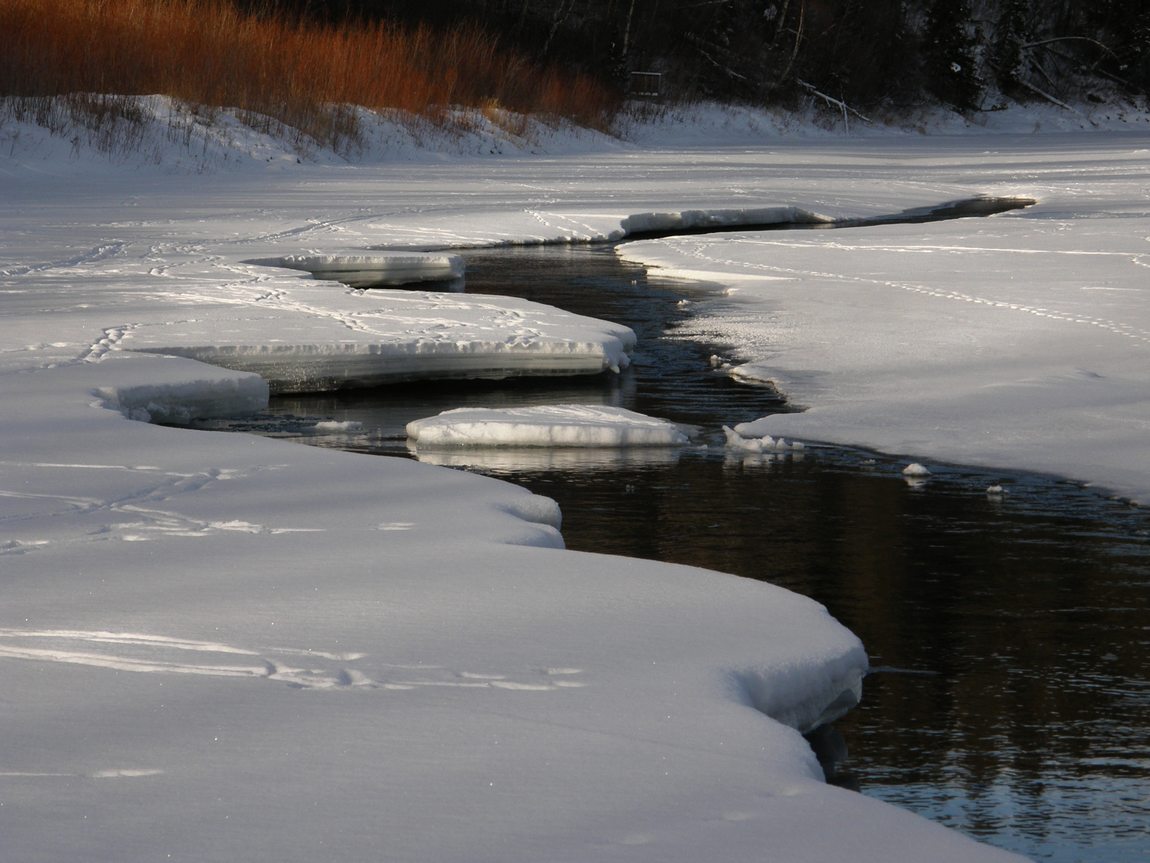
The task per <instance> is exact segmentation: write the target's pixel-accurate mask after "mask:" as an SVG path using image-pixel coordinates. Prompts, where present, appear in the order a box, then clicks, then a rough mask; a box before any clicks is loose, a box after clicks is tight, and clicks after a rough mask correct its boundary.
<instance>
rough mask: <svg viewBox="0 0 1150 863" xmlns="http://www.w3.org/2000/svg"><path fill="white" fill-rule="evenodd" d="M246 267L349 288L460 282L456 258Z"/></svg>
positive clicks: (311, 259)
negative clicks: (297, 273)
mask: <svg viewBox="0 0 1150 863" xmlns="http://www.w3.org/2000/svg"><path fill="white" fill-rule="evenodd" d="M250 263H253V264H265V265H267V266H271V267H288V268H290V269H293V270H304V271H305V272H309V273H311V274H312V275H313V276H315V277H316V278H317V279H334V280H335V281H337V282H343V283H344V284H345V285H350V286H351V287H353V288H367V287H374V286H377V285H403V284H413V283H416V282H435V281H451V280H453V279H461V278H463V258H461V257H459V255H432V254H418V253H415V252H406V253H405V252H396V253H392V254H385V255H287V256H286V257H283V258H272V259H271V260H266V261H251V262H250Z"/></svg>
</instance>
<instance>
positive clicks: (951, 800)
mask: <svg viewBox="0 0 1150 863" xmlns="http://www.w3.org/2000/svg"><path fill="white" fill-rule="evenodd" d="M468 290H470V291H474V292H477V293H503V294H512V295H516V296H524V297H527V298H529V299H533V300H538V301H541V302H546V303H550V304H552V305H557V306H560V307H562V308H566V309H570V310H572V311H576V312H581V313H584V314H591V315H594V316H597V317H604V318H608V319H611V320H615V321H620V322H622V323H626V324H628V325H630V326H632V327H633V328H634V329H635V330H636V331H637V332H638V334H639V337H640V347H639V351H638V353H637V354H636V357H635V363H634V365H633V367H632V368H631V369H630V370H628V371H627V372H626V373H625V374H624V375H622V376H609V377H603V378H597V379H591V380H582V381H555V380H551V381H544V382H542V383H539V382H526V381H516V382H511V383H507V384H491V383H470V384H469V383H454V384H451V385H442V386H439V385H418V386H405V387H397V388H391V389H386V390H378V391H374V392H361V393H350V394H345V395H340V396H338V397H337V396H333V395H330V394H327V395H317V396H314V397H307V398H301V397H281V398H279V399H277V401H276V403H275V405H274V406H273V409H272V412H271V413H270V414H269V415H268V416H267V417H263V418H261V419H259V420H258V421H256V422H254V423H253V424H252V425H251V428H253V429H254V430H257V431H262V432H264V433H269V434H274V435H276V436H281V437H298V438H300V439H302V440H306V441H307V442H310V443H316V444H320V445H328V446H339V447H341V448H346V449H354V450H359V451H366V452H377V453H382V454H392V455H398V454H404V455H406V454H407V453H406V448H405V446H404V443H403V426H404V424H405V423H406V422H407V421H408V420H410V419H415V418H418V417H425V416H432V415H434V414H435V413H437V412H439V411H441V410H445V409H448V408H454V407H462V406H467V405H482V406H488V407H498V406H511V405H518V404H542V403H553V402H572V401H578V402H588V403H596V404H603V403H606V404H615V405H620V406H623V407H627V408H631V409H633V410H638V411H641V412H643V413H648V414H652V415H655V416H662V417H667V418H669V419H672V420H675V421H677V422H681V423H687V424H691V425H694V426H696V427H698V434H697V439H698V440H699V441H700V442H701V443H702V444H706V446H705V447H696V448H691V449H688V450H684V451H681V452H662V451H660V452H654V453H644V452H630V453H628V452H625V451H619V452H605V453H579V452H575V451H561V452H552V453H548V452H540V451H522V450H521V451H513V450H508V451H502V450H501V451H497V452H492V451H488V452H482V451H473V452H463V453H456V454H442V455H438V456H431V457H429V458H428V460H431V461H437V462H439V463H443V464H449V465H453V466H456V467H460V468H463V469H467V470H473V471H478V472H482V473H487V474H491V475H494V476H499V477H501V478H505V479H510V480H512V481H514V482H517V483H520V484H522V485H524V486H526V487H528V488H530V489H531V490H533V491H536V492H539V493H540V494H545V495H548V496H550V497H552V498H554V499H556V500H557V501H558V502H559V503H560V505H561V506H562V508H563V513H564V527H563V534H564V537H565V539H566V542H567V545H568V546H569V547H570V548H575V549H586V550H591V551H598V552H608V553H614V554H625V555H630V556H636V557H648V558H655V559H658V560H665V561H674V562H679V563H689V564H695V565H698V566H703V567H707V568H711V569H717V570H724V571H727V572H733V573H738V574H740V575H744V576H747V577H749V578H756V579H762V580H765V581H770V582H773V583H776V584H780V585H783V586H785V587H788V588H790V589H792V590H795V591H798V592H800V593H803V594H806V595H808V596H811V597H814V598H815V599H817V600H818V601H820V602H822V603H824V604H825V605H826V606H827V607H828V608H829V609H830V611H831V612H832V613H833V614H834V615H835V617H836V618H838V619H839V620H841V621H842V622H843V623H844V624H846V625H847V626H848V627H850V628H851V629H852V630H853V631H854V632H856V633H858V635H859V636H860V637H861V638H862V639H863V641H864V643H865V644H866V645H867V648H868V652H869V654H870V656H871V661H872V664H873V665H874V666H875V668H876V671H875V673H873V674H872V675H871V676H870V677H869V678H868V679H867V682H866V687H865V692H864V701H863V704H862V705H861V706H860V707H859V708H858V709H856V710H855V711H854V712H853V713H852V714H851V715H850V716H848V717H847V718H846V719H845V720H844V721H841V722H840V723H838V725H837V727H836V728H835V729H834V731H833V732H832V733H831V734H829V735H825V738H826V739H824V740H821V741H820V743H821V744H825V745H826V746H827V747H828V748H830V749H832V750H835V749H837V750H838V753H839V755H840V756H841V755H842V751H841V749H842V746H843V745H844V744H845V747H846V749H847V750H848V753H849V754H848V755H847V757H846V758H845V759H840V760H839V761H838V762H837V763H835V764H834V765H833V766H832V765H828V770H829V771H830V772H831V773H832V779H833V781H836V782H839V783H841V784H846V785H851V786H853V787H857V788H858V789H859V790H860V791H861V792H862V793H864V794H868V795H872V796H875V797H879V798H882V799H884V800H888V801H891V802H894V803H897V804H900V805H902V806H905V807H906V808H909V809H912V810H914V811H916V812H920V813H922V814H923V815H926V816H928V817H930V818H933V819H936V820H938V821H941V822H943V823H944V824H947V825H949V826H951V827H954V828H956V829H958V830H961V831H964V832H966V833H968V834H971V835H973V836H976V837H978V838H980V839H983V840H984V841H987V842H989V843H991V844H994V845H998V846H1000V847H1003V848H1008V849H1011V850H1015V851H1019V852H1022V853H1024V854H1027V855H1029V856H1031V857H1034V858H1036V859H1041V860H1051V861H1059V863H1069V861H1090V863H1134V861H1147V860H1150V601H1148V600H1150V512H1148V511H1147V510H1146V509H1140V508H1135V507H1130V506H1128V505H1125V504H1122V503H1119V502H1116V501H1112V500H1109V499H1107V498H1105V497H1103V496H1100V495H1099V494H1097V493H1095V492H1091V491H1088V490H1084V489H1081V488H1079V487H1077V486H1076V485H1073V484H1070V483H1066V482H1062V481H1058V480H1055V479H1050V478H1045V477H1037V476H1029V475H1024V474H1013V475H1012V474H1000V473H994V474H988V473H986V472H980V471H976V470H970V469H964V468H961V467H948V466H945V465H935V464H931V465H930V467H931V469H932V470H933V471H934V475H933V477H932V478H931V479H930V480H929V481H928V482H926V483H925V485H911V484H909V483H908V482H907V481H906V480H904V479H903V478H902V476H901V474H900V471H901V468H902V467H903V466H904V465H905V464H906V462H907V460H906V459H901V460H900V459H894V458H887V457H884V456H876V455H874V454H872V453H866V452H855V451H850V450H845V449H832V448H808V449H807V450H806V451H805V452H804V453H803V454H802V455H801V456H782V457H770V456H767V457H764V456H757V455H755V456H745V455H743V454H733V453H729V452H727V451H726V450H725V449H724V448H723V446H722V435H721V433H720V426H721V425H722V424H724V423H725V424H728V425H730V424H733V423H735V422H741V421H744V420H750V419H755V418H757V417H759V416H762V415H764V414H766V413H769V412H771V411H776V410H785V409H786V406H785V405H783V404H781V403H780V401H779V400H778V398H777V397H776V396H775V394H773V393H772V392H771V391H770V390H768V389H765V388H755V387H748V386H744V385H737V384H734V383H732V382H731V381H730V380H729V379H727V378H726V377H725V376H723V375H721V374H718V373H716V372H713V371H712V370H711V368H710V363H709V358H710V356H711V355H712V354H714V353H721V352H722V346H721V345H699V344H695V343H692V342H689V341H682V340H677V339H675V338H674V329H675V324H676V321H679V320H682V319H683V316H685V315H687V314H690V311H691V307H692V305H693V304H695V303H708V302H721V299H717V298H716V297H715V295H714V294H708V293H707V292H706V290H705V289H703V288H700V287H699V286H694V287H692V286H689V285H686V284H674V283H657V282H656V281H655V280H654V279H653V278H649V277H648V276H647V274H646V273H645V272H644V271H643V269H642V268H639V267H635V266H631V265H627V264H624V263H621V262H620V261H619V260H618V259H617V258H616V257H615V256H614V254H613V253H612V252H611V251H610V250H609V249H607V250H605V249H588V248H575V249H560V250H556V249H549V250H522V251H500V252H485V253H476V254H473V255H471V256H469V260H468ZM317 418H325V419H338V420H358V421H360V422H362V423H363V425H364V431H363V432H362V433H360V434H354V435H335V436H330V435H329V436H323V437H317V436H314V434H313V433H311V432H310V431H308V429H309V428H310V427H311V426H312V425H313V424H314V421H315V419H317ZM994 483H1001V484H1002V485H1003V486H1005V487H1006V489H1007V491H1008V494H1007V495H1006V496H1005V497H1001V498H1000V497H993V496H988V495H987V493H986V488H987V487H988V486H990V485H991V484H994ZM839 735H841V738H840V737H839Z"/></svg>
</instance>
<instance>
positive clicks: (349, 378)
mask: <svg viewBox="0 0 1150 863" xmlns="http://www.w3.org/2000/svg"><path fill="white" fill-rule="evenodd" d="M257 308H258V309H259V311H258V314H253V315H250V316H244V317H238V316H237V318H235V319H233V320H227V321H212V320H209V319H206V318H205V319H203V320H188V321H182V322H180V323H179V324H175V325H168V326H163V327H140V328H137V329H135V330H133V331H132V332H131V333H130V335H129V337H128V338H127V339H125V342H124V344H123V347H124V348H125V349H131V350H135V351H141V352H149V353H159V354H166V355H171V356H179V357H187V358H189V359H194V360H199V361H200V362H204V363H210V364H212V365H215V366H220V367H223V368H228V369H234V370H236V371H241V372H250V373H254V374H258V375H260V376H261V377H263V378H264V379H266V380H267V381H268V383H269V384H270V386H271V389H272V391H273V392H318V391H326V390H340V389H355V388H365V387H373V386H381V385H386V384H394V383H403V382H410V381H420V380H444V379H487V380H501V379H504V378H512V377H522V376H568V375H596V374H601V373H603V372H605V371H614V372H618V371H621V370H622V369H624V368H626V367H627V366H628V365H629V364H630V353H631V351H632V350H633V348H634V346H635V340H636V339H635V333H634V331H632V330H631V329H630V328H629V327H625V326H623V325H621V324H615V323H612V322H610V321H604V320H599V319H597V318H589V317H585V316H582V315H576V314H572V313H570V312H565V311H562V310H561V309H557V308H554V307H552V306H546V305H543V304H540V303H532V302H530V301H527V300H519V299H514V298H509V297H496V296H484V295H478V294H466V295H464V294H451V293H443V292H434V291H418V292H416V291H407V290H379V291H343V292H332V291H329V290H328V289H326V288H325V287H323V286H320V285H318V284H316V285H311V283H306V286H300V287H293V288H292V289H290V290H287V291H282V292H279V293H274V294H270V293H269V294H268V299H267V300H266V302H261V303H260V305H259V306H258V307H257ZM213 324H214V325H213Z"/></svg>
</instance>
